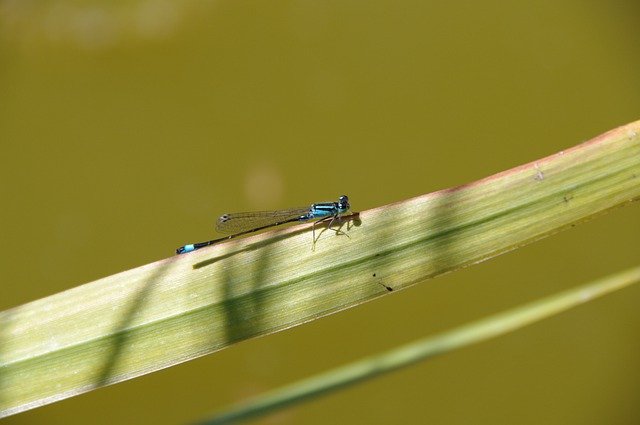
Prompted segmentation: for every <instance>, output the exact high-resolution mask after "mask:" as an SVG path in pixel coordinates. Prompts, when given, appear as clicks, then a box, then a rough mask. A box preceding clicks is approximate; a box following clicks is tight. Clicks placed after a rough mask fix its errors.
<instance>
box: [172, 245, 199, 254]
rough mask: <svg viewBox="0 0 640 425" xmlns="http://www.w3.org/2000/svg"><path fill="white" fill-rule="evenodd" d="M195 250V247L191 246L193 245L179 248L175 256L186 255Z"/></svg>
mask: <svg viewBox="0 0 640 425" xmlns="http://www.w3.org/2000/svg"><path fill="white" fill-rule="evenodd" d="M195 249H196V247H195V246H193V244H189V245H185V246H181V247H180V248H178V249H176V254H186V253H187V252H191V251H193V250H195Z"/></svg>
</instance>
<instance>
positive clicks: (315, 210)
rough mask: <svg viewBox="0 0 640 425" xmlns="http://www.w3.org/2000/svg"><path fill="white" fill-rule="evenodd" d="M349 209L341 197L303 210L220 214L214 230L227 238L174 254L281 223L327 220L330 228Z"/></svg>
mask: <svg viewBox="0 0 640 425" xmlns="http://www.w3.org/2000/svg"><path fill="white" fill-rule="evenodd" d="M349 207H350V205H349V198H348V197H347V196H346V195H342V196H341V197H340V198H338V201H337V202H319V203H317V204H311V206H309V207H304V208H290V209H286V210H277V211H257V212H245V213H233V214H223V215H221V216H220V218H218V223H217V225H216V230H217V231H218V232H219V233H222V234H227V235H229V236H225V237H223V238H219V239H213V240H210V241H206V242H199V243H194V244H189V245H184V246H181V247H180V248H178V249H176V254H185V253H187V252H191V251H195V250H196V249H200V248H202V247H205V246H209V245H213V244H215V243H218V242H221V241H224V240H227V239H232V238H235V237H238V236H242V235H246V234H247V233H253V232H257V231H260V230H264V229H268V228H270V227H275V226H280V225H281V224H287V223H295V222H298V221H302V222H304V221H310V220H320V221H322V220H327V219H329V218H330V219H331V222H330V223H329V227H331V224H333V221H334V220H335V219H337V218H338V217H340V215H342V214H344V213H346V212H347V211H349ZM315 224H316V223H314V229H313V231H314V234H313V240H314V241H315Z"/></svg>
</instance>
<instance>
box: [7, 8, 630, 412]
mask: <svg viewBox="0 0 640 425" xmlns="http://www.w3.org/2000/svg"><path fill="white" fill-rule="evenodd" d="M639 18H640V4H639V3H638V2H636V1H630V0H627V1H606V2H605V1H575V0H569V1H564V2H556V1H549V0H547V1H541V2H535V5H534V4H528V3H526V2H520V3H517V4H513V5H511V4H508V3H507V2H504V1H495V0H494V1H484V2H449V3H446V4H445V3H444V2H383V1H369V2H354V1H326V2H312V1H271V2H266V1H184V2H172V1H166V0H144V1H127V2H111V3H109V2H104V1H64V0H61V1H52V2H25V1H7V0H0V142H1V147H2V149H1V152H2V153H1V157H2V167H1V169H0V173H1V174H0V178H1V181H2V182H1V187H2V200H3V206H2V208H0V222H1V223H2V244H3V250H2V255H1V256H0V261H1V264H2V265H1V268H0V270H1V273H2V275H1V282H2V293H3V296H2V297H1V298H0V309H7V308H10V307H13V306H16V305H19V304H22V303H25V302H28V301H31V300H34V299H37V298H41V297H45V296H47V295H50V294H53V293H56V292H59V291H63V290H65V289H69V288H72V287H74V286H77V285H80V284H82V283H85V282H89V281H91V280H94V279H97V278H99V277H103V276H107V275H111V274H114V273H117V272H119V271H122V270H126V269H129V268H132V267H136V266H139V265H143V264H146V263H149V262H152V261H155V260H158V259H161V258H164V257H167V256H170V255H172V254H173V252H174V249H175V248H176V247H177V246H179V245H182V244H184V243H187V242H194V241H199V240H202V239H208V238H210V237H213V236H215V235H214V232H213V223H214V221H215V218H216V217H217V216H218V215H219V214H221V213H223V212H228V211H241V210H251V209H270V208H279V207H288V206H297V205H305V204H308V203H311V202H314V201H322V200H334V199H335V198H336V197H337V196H338V195H341V194H343V193H345V194H348V195H349V196H350V198H351V200H352V206H353V208H354V209H355V210H366V209H368V208H372V207H376V206H380V205H384V204H387V203H390V202H394V201H399V200H402V199H406V198H408V197H412V196H416V195H420V194H424V193H428V192H431V191H434V190H437V189H442V188H446V187H451V186H455V185H458V184H463V183H467V182H470V181H473V180H476V179H479V178H482V177H485V176H487V175H490V174H494V173H496V172H499V171H502V170H505V169H508V168H511V167H513V166H516V165H519V164H522V163H525V162H529V161H532V160H535V159H537V158H540V157H543V156H546V155H549V154H552V153H555V152H557V151H559V150H562V149H564V148H567V147H569V146H572V145H575V144H578V143H580V142H581V141H584V140H587V139H589V138H591V137H594V136H596V135H598V134H600V133H603V132H605V131H607V130H609V129H611V128H614V127H616V126H618V125H622V124H625V123H628V122H631V121H634V120H637V119H640V96H639V94H640V78H638V77H639V75H640V26H639V25H638V22H640V21H639ZM638 208H639V207H638V205H632V206H631V207H627V208H623V209H618V210H615V211H613V212H611V213H610V214H608V215H605V216H603V217H599V218H597V219H596V220H593V221H591V222H588V223H586V224H583V225H581V226H578V227H576V228H574V229H572V230H570V231H567V232H564V233H561V234H558V235H556V236H553V237H550V238H547V239H545V240H543V241H541V242H538V243H536V244H533V245H531V246H528V247H525V248H523V249H520V250H517V251H515V252H512V253H510V254H507V255H504V256H501V257H499V258H497V259H494V260H492V261H489V262H486V263H483V264H480V265H477V266H474V267H470V268H468V269H465V270H463V271H460V272H456V273H453V274H450V275H447V276H443V277H441V278H438V279H436V280H431V281H428V282H425V283H424V284H421V285H417V286H416V287H414V288H411V289H409V290H406V291H402V292H399V293H395V294H392V295H390V296H388V297H384V298H383V299H379V300H377V301H375V302H371V303H367V304H366V305H362V306H360V307H358V308H354V309H351V310H349V311H346V312H342V313H340V314H336V315H333V316H331V317H328V318H324V319H321V320H317V321H314V322H312V323H309V324H306V325H303V326H299V327H297V328H295V329H291V330H288V331H285V332H281V333H278V334H276V335H272V336H269V337H266V338H261V339H257V340H252V341H248V342H244V343H241V344H239V345H236V346H235V347H232V348H230V349H227V350H224V351H222V352H219V353H216V354H213V355H210V356H207V357H204V358H200V359H198V360H195V361H191V362H189V363H186V364H182V365H178V366H175V367H172V368H170V369H167V370H163V371H160V372H157V373H153V374H150V375H147V376H143V377H141V378H138V379H135V380H132V381H128V382H125V383H122V384H118V385H115V386H111V387H108V388H104V389H101V390H98V391H93V392H91V393H88V394H85V395H82V396H79V397H75V398H72V399H68V400H65V401H62V402H59V403H56V404H52V405H49V406H45V407H43V408H40V409H36V410H32V411H30V412H27V413H24V414H21V415H17V416H14V417H12V418H10V419H9V420H7V421H6V423H7V424H9V423H15V424H69V423H87V422H91V423H95V424H111V423H114V422H115V423H140V422H143V421H145V422H146V421H148V422H154V423H159V424H173V423H183V422H187V421H191V420H195V419H199V418H201V417H203V416H204V415H207V414H208V413H210V412H212V411H214V410H217V409H219V408H221V407H223V406H225V405H227V404H229V403H232V402H236V401H238V400H241V399H243V398H246V397H248V396H250V395H252V394H257V393H260V392H263V391H265V390H268V389H271V388H274V387H276V386H279V385H281V384H284V383H288V382H291V381H293V380H296V379H299V378H302V377H306V376H308V375H310V374H312V373H316V372H319V371H322V370H325V369H326V368H330V367H333V366H337V365H340V364H343V363H345V362H348V361H351V360H354V359H358V358H360V357H362V356H365V355H369V354H372V353H377V352H379V351H381V350H384V349H388V348H391V347H395V346H397V345H399V344H402V343H406V342H409V341H412V340H414V339H416V338H419V337H422V336H424V335H428V334H432V333H434V332H437V331H440V330H444V329H448V328H451V327H453V326H456V325H459V324H462V323H465V322H468V321H470V320H473V319H476V318H480V317H483V316H486V315H488V314H491V313H493V312H496V311H501V310H504V309H507V308H509V307H512V306H515V305H519V304H522V303H524V302H527V301H530V300H534V299H537V298H540V297H542V296H545V295H548V294H551V293H555V292H558V291H560V290H562V289H564V288H569V287H573V286H576V285H578V284H580V283H583V282H586V281H588V280H591V279H594V278H597V277H600V276H603V275H606V274H609V273H612V272H615V271H619V270H621V269H624V268H626V267H630V266H633V265H637V264H638V259H639V258H640V256H639V255H638V253H639V252H640V250H638V239H639V237H640V225H639V223H640V222H639V220H638V213H639V211H640V210H639V209H638ZM639 297H640V287H637V288H632V289H627V290H624V291H622V292H620V293H617V294H614V295H612V296H609V297H607V298H605V299H604V300H600V301H596V302H594V303H591V304H588V305H586V306H583V307H580V308H579V309H577V310H574V311H572V312H570V313H568V314H563V315H561V316H559V317H557V318H554V319H552V320H547V321H545V322H544V323H541V324H538V325H535V326H533V327H530V328H527V329H525V330H523V331H520V332H517V333H515V334H512V335H509V336H507V337H503V338H500V339H497V340H494V341H491V342H489V343H484V344H481V345H478V346H475V347H472V348H469V349H465V350H462V351H460V352H457V353H455V354H452V355H448V356H445V357H442V358H438V359H435V360H433V361H430V362H427V363H423V364H420V365H417V366H414V367H412V368H410V369H406V370H403V371H400V372H397V373H394V374H392V375H388V376H385V377H383V378H381V379H377V380H375V381H372V382H368V383H365V384H363V385H359V386H356V387H352V388H350V389H348V390H346V391H342V392H339V393H334V394H332V395H330V396H328V397H324V398H321V399H317V400H314V401H312V402H310V403H306V404H301V405H298V406H296V407H294V408H291V409H288V410H286V411H284V412H282V413H278V414H275V415H272V416H270V417H268V418H265V419H263V420H261V421H257V423H264V424H280V423H282V424H294V423H296V424H297V423H305V424H326V423H358V424H360V423H367V424H388V423H416V422H420V423H446V424H469V423H474V424H484V423H486V424H514V423H518V424H541V423H544V424H569V423H570V424H603V423H606V424H637V423H638V422H639V421H640V407H638V406H640V404H639V402H640V396H639V394H640V392H639V390H640V384H639V380H638V376H639V374H640V338H638V335H639V334H640V317H638V307H637V306H638V299H639Z"/></svg>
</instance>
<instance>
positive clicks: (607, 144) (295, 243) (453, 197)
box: [0, 122, 640, 416]
mask: <svg viewBox="0 0 640 425" xmlns="http://www.w3.org/2000/svg"><path fill="white" fill-rule="evenodd" d="M639 134H640V122H635V123H632V124H629V125H627V126H624V127H620V128H618V129H615V130H613V131H610V132H608V133H606V134H604V135H602V136H599V137H597V138H595V139H593V140H591V141H589V142H586V143H583V144H581V145H579V146H576V147H574V148H572V149H569V150H566V151H564V152H560V153H558V154H555V155H552V156H550V157H547V158H544V159H541V160H538V161H535V162H532V163H530V164H527V165H523V166H520V167H517V168H514V169H512V170H509V171H505V172H503V173H500V174H497V175H494V176H491V177H489V178H486V179H484V180H481V181H477V182H474V183H471V184H468V185H465V186H461V187H457V188H453V189H447V190H443V191H439V192H435V193H431V194H428V195H424V196H421V197H418V198H414V199H410V200H407V201H403V202H398V203H395V204H391V205H387V206H384V207H380V208H376V209H373V210H369V211H363V212H361V213H360V214H356V215H352V216H349V217H347V218H345V219H344V220H342V222H341V223H339V224H341V225H342V227H341V230H342V232H344V233H345V234H346V235H347V236H345V235H341V234H336V233H334V232H331V231H326V230H325V231H320V230H321V229H322V226H321V225H319V226H318V229H316V230H317V231H316V233H320V235H319V238H318V241H317V243H316V244H315V250H312V249H311V248H312V243H311V226H310V225H302V226H297V227H293V228H290V229H287V230H284V231H277V232H269V233H264V234H261V235H257V236H254V237H250V238H246V239H242V240H232V241H229V242H227V243H221V244H219V245H215V246H212V247H208V248H204V249H201V250H198V251H195V252H193V253H190V254H187V255H181V256H174V257H171V258H168V259H166V260H162V261H159V262H156V263H153V264H149V265H146V266H142V267H139V268H136V269H133V270H129V271H126V272H123V273H119V274H116V275H113V276H109V277H106V278H103V279H99V280H97V281H94V282H91V283H88V284H85V285H82V286H79V287H76V288H74V289H71V290H68V291H65V292H62V293H60V294H56V295H53V296H50V297H47V298H44V299H41V300H37V301H34V302H31V303H28V304H25V305H23V306H20V307H17V308H14V309H11V310H8V311H5V312H3V313H0V416H6V415H10V414H13V413H17V412H20V411H24V410H27V409H30V408H33V407H37V406H40V405H43V404H46V403H50V402H53V401H56V400H60V399H64V398H67V397H71V396H73V395H76V394H80V393H83V392H86V391H89V390H92V389H94V388H97V387H100V386H103V385H106V384H111V383H115V382H120V381H122V380H125V379H130V378H133V377H136V376H139V375H143V374H146V373H149V372H152V371H155V370H158V369H161V368H164V367H168V366H171V365H174V364H177V363H180V362H184V361H187V360H190V359H193V358H195V357H199V356H202V355H205V354H208V353H212V352H214V351H217V350H220V349H222V348H224V347H227V346H228V345H230V344H232V343H234V342H237V341H240V340H244V339H247V338H251V337H255V336H259V335H266V334H269V333H272V332H276V331H279V330H282V329H286V328H289V327H291V326H295V325H298V324H301V323H304V322H306V321H309V320H313V319H316V318H318V317H322V316H324V315H327V314H330V313H334V312H337V311H340V310H342V309H345V308H348V307H352V306H354V305H357V304H359V303H362V302H365V301H367V300H370V299H372V298H375V297H379V296H382V295H386V294H389V291H388V290H387V288H390V289H393V290H399V289H403V288H406V287H408V286H410V285H413V284H415V283H418V282H421V281H424V280H426V279H428V278H431V277H434V276H437V275H439V274H442V273H445V272H449V271H452V270H455V269H458V268H461V267H465V266H467V265H470V264H474V263H477V262H480V261H484V260H486V259H488V258H491V257H494V256H496V255H499V254H501V253H503V252H506V251H509V250H512V249H515V248H517V247H519V246H522V245H524V244H527V243H529V242H531V241H534V240H537V239H540V238H542V237H545V236H547V235H549V234H552V233H555V232H557V231H559V230H561V229H563V228H566V227H568V226H572V225H574V224H575V223H577V222H580V221H583V220H586V219H588V218H591V217H592V216H594V215H596V214H599V213H602V212H604V211H606V210H609V209H611V208H613V207H617V206H621V205H624V204H626V203H628V202H630V201H632V200H634V199H638V198H640V178H639V176H640V136H639ZM425 178H426V176H425ZM354 200H355V201H356V202H357V200H356V199H354Z"/></svg>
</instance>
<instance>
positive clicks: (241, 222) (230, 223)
mask: <svg viewBox="0 0 640 425" xmlns="http://www.w3.org/2000/svg"><path fill="white" fill-rule="evenodd" d="M309 211H310V208H309V207H303V208H302V207H301V208H291V209H288V210H277V211H252V212H243V213H231V214H223V215H221V216H220V217H219V218H218V222H217V223H216V230H217V231H218V232H219V233H222V234H224V235H231V234H234V233H241V232H246V231H247V230H251V229H256V228H260V227H264V226H270V225H274V224H276V223H281V222H285V221H289V220H292V219H294V218H297V217H301V216H303V215H305V214H307V213H309Z"/></svg>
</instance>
